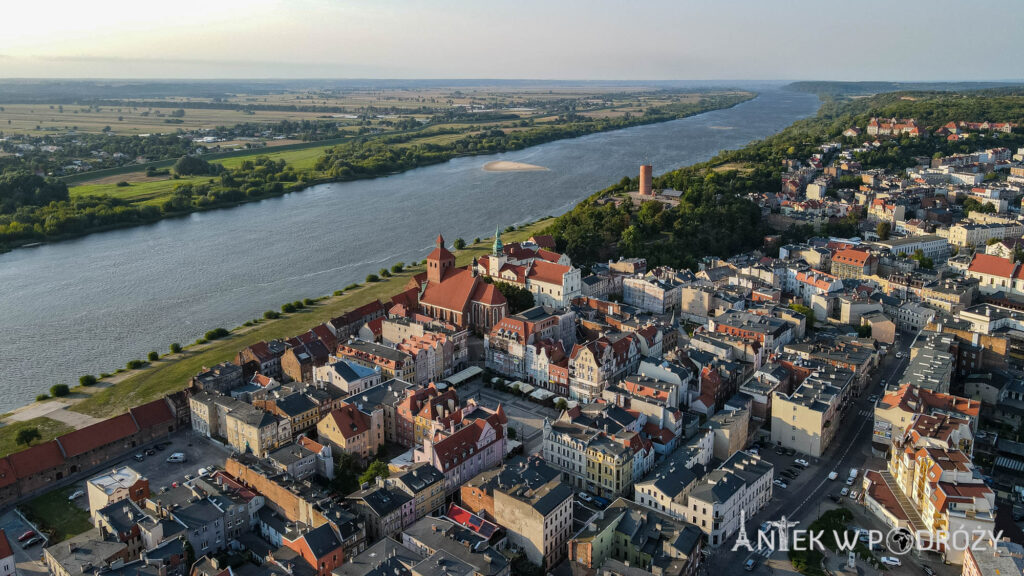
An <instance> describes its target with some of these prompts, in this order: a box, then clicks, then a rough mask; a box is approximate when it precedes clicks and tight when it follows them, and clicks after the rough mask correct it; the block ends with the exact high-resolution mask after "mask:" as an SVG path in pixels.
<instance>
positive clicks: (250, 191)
mask: <svg viewBox="0 0 1024 576" xmlns="http://www.w3.org/2000/svg"><path fill="white" fill-rule="evenodd" d="M756 97H757V92H754V91H742V92H724V93H720V94H719V93H716V94H710V95H705V96H703V97H701V98H700V99H699V100H698V101H697V102H696V103H690V104H679V105H674V106H672V107H670V109H668V110H662V109H658V108H652V109H650V110H648V111H647V113H645V114H637V115H635V116H628V115H627V116H625V117H623V118H618V119H615V120H603V119H602V120H595V119H589V120H587V121H574V122H569V123H564V124H552V125H543V126H538V127H536V128H525V129H520V130H509V131H508V132H503V131H501V130H490V131H484V132H482V133H474V132H466V133H465V134H464V135H463V136H462V138H460V139H458V140H456V141H453V142H449V143H447V144H433V143H431V144H430V146H429V147H424V148H423V149H422V150H418V149H417V144H418V143H417V142H416V139H417V138H416V137H417V134H418V132H416V131H411V132H402V133H397V134H385V135H381V136H379V137H377V138H370V139H369V140H368V141H367V142H366V143H365V146H366V147H367V149H370V150H373V152H374V156H372V157H369V158H367V157H364V156H363V154H364V153H365V151H366V150H365V149H362V148H360V147H361V146H364V145H363V144H358V143H352V142H350V143H349V146H355V148H354V149H353V150H346V152H345V153H343V154H340V155H339V156H338V157H334V158H332V157H331V155H332V154H333V153H335V152H336V150H337V148H336V147H335V146H333V145H332V146H323V147H322V148H318V147H317V146H316V143H308V144H312V145H311V146H307V143H303V144H300V145H298V146H302V147H303V152H304V153H305V154H308V153H309V151H310V150H313V151H319V152H320V153H321V154H320V155H321V156H324V157H325V158H326V159H327V160H328V162H327V165H328V166H336V165H338V164H343V165H344V166H343V167H342V168H340V169H339V168H336V167H330V168H325V169H324V170H319V169H317V168H316V167H315V166H313V167H308V168H304V169H301V170H298V169H293V174H292V175H291V176H290V177H288V178H271V179H268V180H266V181H259V182H256V183H252V182H250V183H248V184H246V185H245V186H246V190H245V191H244V192H243V191H242V190H241V188H237V187H232V188H228V187H225V186H222V184H221V182H222V180H221V179H214V178H210V179H208V183H207V182H204V183H203V184H202V186H204V187H207V188H209V191H208V192H203V193H202V194H200V195H199V196H198V198H197V199H193V198H191V197H190V198H189V199H188V201H187V207H184V208H183V207H181V206H180V203H172V202H170V200H171V199H172V197H173V196H174V192H173V189H172V188H168V189H167V190H165V191H164V192H163V193H162V194H161V195H160V196H158V197H155V198H154V197H152V196H150V195H143V196H141V197H139V198H134V199H133V197H132V195H131V194H124V192H125V190H124V189H122V188H120V187H118V184H117V183H115V184H111V185H109V186H107V187H106V188H102V190H103V191H101V192H97V193H95V194H94V195H89V196H79V197H77V198H76V197H75V195H74V194H72V195H71V196H72V201H70V202H63V203H61V204H60V205H61V209H60V210H56V211H51V212H52V213H51V212H46V210H49V207H36V208H34V212H33V213H34V214H36V216H35V220H33V219H32V218H31V217H19V218H28V219H24V220H18V221H17V222H13V223H12V224H11V225H10V226H8V227H7V228H6V229H5V228H3V227H0V238H4V237H6V240H4V241H3V242H2V243H0V252H5V251H9V250H11V249H13V248H18V247H21V246H25V245H34V244H38V243H40V242H61V241H65V240H69V239H73V238H78V237H82V236H87V235H90V234H94V233H97V232H103V231H109V230H113V229H119V228H128V227H134V226H140V225H145V224H152V223H154V222H159V221H161V220H164V219H167V218H176V217H179V216H182V215H188V214H192V213H195V212H202V211H208V210H213V209H220V208H231V207H237V206H239V205H242V204H248V203H251V202H258V201H261V200H265V199H268V198H275V197H279V196H283V195H286V194H290V193H292V192H299V191H302V190H305V189H306V188H309V187H310V186H312V185H315V184H323V183H326V182H351V181H358V180H364V179H373V178H379V177H386V176H391V175H394V174H397V173H403V172H407V171H409V170H414V169H416V168H423V167H426V166H431V165H436V164H441V163H444V162H448V161H450V160H453V159H456V158H461V157H466V156H480V155H490V154H495V153H505V152H511V151H517V150H523V149H526V148H531V147H534V146H538V145H541V144H545V143H550V142H557V141H559V140H563V139H572V138H578V137H581V136H586V135H591V134H601V133H605V132H610V131H616V130H622V129H627V128H631V127H637V126H646V125H651V124H657V123H663V122H671V121H674V120H679V119H683V118H688V117H691V116H695V115H699V114H704V113H707V112H711V111H715V110H724V109H728V108H732V107H734V106H736V105H738V104H742V103H743V102H748V101H750V100H752V99H754V98H756ZM461 144H466V145H465V146H462V145H461ZM374 147H383V149H386V150H387V151H388V153H387V154H383V155H382V154H381V153H380V152H379V151H377V149H376V148H374ZM339 148H340V146H339ZM275 153H279V152H275V151H273V150H269V151H268V150H264V149H261V150H256V151H252V152H251V153H250V152H244V153H240V154H236V153H224V155H225V157H229V158H230V159H231V161H232V162H233V163H235V164H238V163H240V161H241V159H249V158H250V157H251V158H252V159H255V158H259V157H261V156H267V157H271V156H273V155H274V154H275ZM347 154H351V156H348V155H347ZM212 156H214V155H211V160H216V158H213V157H212ZM166 162H168V161H167V160H165V161H161V163H166ZM286 164H288V163H287V162H286ZM293 168H294V167H293ZM112 170H115V171H116V170H120V169H112ZM228 172H229V173H231V172H232V170H231V169H229V170H228ZM236 176H237V174H236ZM199 180H204V181H205V180H207V179H206V178H205V176H204V177H203V178H200V179H199ZM243 180H244V179H243ZM197 183H198V181H197ZM138 186H139V187H140V188H146V184H145V183H143V184H139V185H138ZM234 186H239V184H235V185H234ZM129 188H130V186H129ZM104 192H105V193H104ZM76 200H77V201H82V202H83V203H82V204H81V205H79V204H78V203H76V202H75V201H76ZM86 200H88V201H89V202H92V203H95V202H96V201H99V200H104V201H107V202H109V203H110V206H109V207H107V208H106V209H103V210H97V209H96V208H95V206H90V205H89V204H88V203H85V202H84V201H86ZM112 220H113V221H112ZM42 223H45V226H42V225H41V224H42ZM15 224H17V225H18V226H17V227H15ZM15 229H17V230H18V232H13V230H15ZM42 231H45V232H42Z"/></svg>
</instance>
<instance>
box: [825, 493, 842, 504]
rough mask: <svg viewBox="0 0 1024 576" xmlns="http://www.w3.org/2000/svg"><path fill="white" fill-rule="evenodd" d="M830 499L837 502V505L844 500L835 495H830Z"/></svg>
mask: <svg viewBox="0 0 1024 576" xmlns="http://www.w3.org/2000/svg"><path fill="white" fill-rule="evenodd" d="M828 499H829V500H831V501H833V502H835V503H836V504H839V503H840V502H841V501H842V500H843V499H842V497H841V496H837V495H835V494H829V495H828Z"/></svg>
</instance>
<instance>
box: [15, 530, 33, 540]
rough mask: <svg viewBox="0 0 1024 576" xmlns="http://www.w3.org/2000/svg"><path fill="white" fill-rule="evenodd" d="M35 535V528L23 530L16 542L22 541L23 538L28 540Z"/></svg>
mask: <svg viewBox="0 0 1024 576" xmlns="http://www.w3.org/2000/svg"><path fill="white" fill-rule="evenodd" d="M35 535H36V531H35V530H29V531H28V532H25V533H24V534H22V535H21V536H18V542H24V541H25V540H28V539H29V538H31V537H33V536H35Z"/></svg>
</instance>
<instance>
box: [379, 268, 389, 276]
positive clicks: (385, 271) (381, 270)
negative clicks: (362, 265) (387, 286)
mask: <svg viewBox="0 0 1024 576" xmlns="http://www.w3.org/2000/svg"><path fill="white" fill-rule="evenodd" d="M378 274H380V276H381V278H391V272H388V269H387V268H381V269H380V272H378Z"/></svg>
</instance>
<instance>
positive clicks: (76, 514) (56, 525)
mask: <svg viewBox="0 0 1024 576" xmlns="http://www.w3.org/2000/svg"><path fill="white" fill-rule="evenodd" d="M73 490H75V487H74V486H69V487H67V488H58V489H57V490H53V491H51V492H47V493H46V494H43V495H42V496H40V497H38V498H36V499H35V500H32V501H31V502H29V503H28V504H24V505H22V506H21V512H22V513H23V514H25V516H26V517H27V518H28V519H29V520H31V521H32V523H33V524H35V525H36V526H37V527H39V529H40V530H43V531H45V532H46V533H47V534H48V535H49V536H50V544H55V543H57V542H62V541H64V540H67V539H68V538H70V537H72V536H77V535H78V534H81V533H82V532H85V531H87V530H89V529H90V528H92V523H91V522H89V512H87V511H85V510H82V509H81V508H79V507H78V506H75V505H73V504H71V503H69V502H68V496H70V495H71V492H72V491H73ZM84 498H85V497H84V496H83V497H82V499H84Z"/></svg>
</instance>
